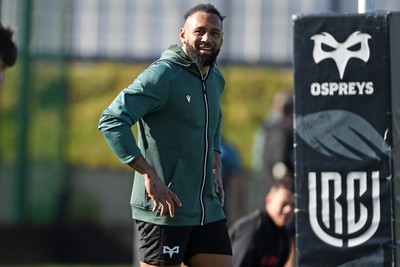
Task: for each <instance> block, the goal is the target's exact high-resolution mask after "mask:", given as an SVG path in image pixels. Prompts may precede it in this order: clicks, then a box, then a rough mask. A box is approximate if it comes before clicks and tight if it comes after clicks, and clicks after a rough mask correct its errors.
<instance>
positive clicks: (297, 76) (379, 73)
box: [293, 12, 400, 267]
mask: <svg viewBox="0 0 400 267" xmlns="http://www.w3.org/2000/svg"><path fill="white" fill-rule="evenodd" d="M293 22H294V105H295V111H294V113H295V114H294V115H295V122H294V128H295V148H294V151H295V180H296V237H297V238H296V251H297V254H296V258H297V265H298V266H312V267H315V266H332V267H333V266H335V267H336V266H342V267H343V266H397V262H398V257H397V255H396V254H397V252H398V247H397V237H398V236H399V235H398V234H396V230H397V229H398V227H397V224H398V219H399V214H398V213H399V212H398V209H397V205H398V202H397V201H398V199H397V198H398V197H397V194H399V186H398V179H399V173H398V172H399V171H398V170H399V167H398V166H399V164H400V154H399V139H400V136H399V135H400V112H399V109H400V52H399V49H400V13H397V12H376V13H375V12H374V13H366V14H311V15H302V14H300V15H295V16H293ZM399 266H400V265H399Z"/></svg>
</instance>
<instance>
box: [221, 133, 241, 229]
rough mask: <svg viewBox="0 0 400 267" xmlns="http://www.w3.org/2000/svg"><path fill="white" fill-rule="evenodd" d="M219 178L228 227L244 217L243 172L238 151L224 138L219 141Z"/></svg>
mask: <svg viewBox="0 0 400 267" xmlns="http://www.w3.org/2000/svg"><path fill="white" fill-rule="evenodd" d="M221 176H222V182H223V184H224V189H225V192H226V193H225V198H226V200H225V203H224V211H225V214H226V217H227V220H228V225H230V224H231V223H232V222H234V221H236V220H237V219H238V218H239V217H241V216H243V215H244V211H245V207H246V201H245V200H246V197H245V191H246V188H245V172H244V169H243V165H242V162H241V158H240V153H239V151H238V149H237V148H236V146H234V145H233V144H231V143H229V142H227V141H226V140H225V139H224V138H222V141H221Z"/></svg>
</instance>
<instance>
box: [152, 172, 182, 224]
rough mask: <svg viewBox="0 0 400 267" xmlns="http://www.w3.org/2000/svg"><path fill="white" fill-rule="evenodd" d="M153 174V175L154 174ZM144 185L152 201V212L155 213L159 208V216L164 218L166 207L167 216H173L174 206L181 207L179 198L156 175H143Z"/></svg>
mask: <svg viewBox="0 0 400 267" xmlns="http://www.w3.org/2000/svg"><path fill="white" fill-rule="evenodd" d="M154 174H155V173H154ZM144 179H145V181H144V185H145V187H146V191H147V193H148V195H149V197H150V198H151V199H152V200H153V204H154V207H153V212H156V211H157V209H158V207H159V206H161V212H160V215H161V216H164V215H165V213H166V212H167V209H166V207H167V206H168V210H169V215H170V216H171V217H174V216H175V205H174V203H176V204H177V205H178V206H179V207H181V206H182V204H181V202H180V200H179V198H178V197H177V196H176V195H175V194H174V193H173V192H172V191H171V190H170V189H169V188H168V187H167V186H166V185H165V184H164V182H163V181H162V180H161V179H160V178H159V177H158V175H154V176H152V175H150V174H145V175H144Z"/></svg>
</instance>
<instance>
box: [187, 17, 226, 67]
mask: <svg viewBox="0 0 400 267" xmlns="http://www.w3.org/2000/svg"><path fill="white" fill-rule="evenodd" d="M222 35H223V33H222V22H221V20H220V19H219V17H218V16H217V15H215V14H208V13H205V12H196V13H194V14H193V15H191V16H190V17H188V18H187V20H186V22H185V25H184V27H183V28H181V30H180V39H181V42H182V49H183V51H184V52H185V53H186V55H187V56H188V57H189V58H190V59H191V60H193V62H195V63H196V64H197V65H198V66H199V67H200V68H207V67H208V66H211V65H212V64H213V63H214V62H215V60H216V59H217V56H218V53H219V50H220V48H221V46H222V42H223V39H222Z"/></svg>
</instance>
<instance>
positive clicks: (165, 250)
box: [163, 246, 179, 258]
mask: <svg viewBox="0 0 400 267" xmlns="http://www.w3.org/2000/svg"><path fill="white" fill-rule="evenodd" d="M174 253H176V254H179V246H175V247H173V248H170V247H168V246H163V254H169V257H170V258H172V255H173V254H174Z"/></svg>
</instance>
